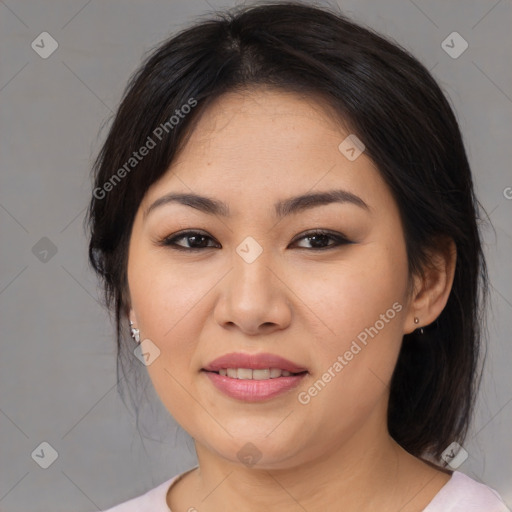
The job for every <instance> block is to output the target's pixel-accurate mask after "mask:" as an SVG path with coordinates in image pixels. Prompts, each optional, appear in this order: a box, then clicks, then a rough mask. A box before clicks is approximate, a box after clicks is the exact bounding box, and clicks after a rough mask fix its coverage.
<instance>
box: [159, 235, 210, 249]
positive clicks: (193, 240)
mask: <svg viewBox="0 0 512 512" xmlns="http://www.w3.org/2000/svg"><path fill="white" fill-rule="evenodd" d="M182 239H185V240H187V243H188V247H187V246H183V245H181V244H178V243H177V242H178V241H179V240H182ZM208 240H212V241H213V238H211V237H210V236H208V235H206V234H203V233H201V232H199V231H182V232H181V233H177V234H173V235H170V236H167V237H165V238H163V239H162V240H159V241H158V245H162V246H165V247H170V248H171V249H175V250H177V251H200V250H201V249H208V248H211V247H215V246H211V245H210V246H208V245H205V241H208Z"/></svg>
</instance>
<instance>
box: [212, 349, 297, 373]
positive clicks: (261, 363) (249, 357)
mask: <svg viewBox="0 0 512 512" xmlns="http://www.w3.org/2000/svg"><path fill="white" fill-rule="evenodd" d="M222 368H251V369H253V370H260V369H266V368H279V369H281V370H287V371H289V372H292V373H300V372H304V371H307V368H304V367H303V366H299V365H298V364H296V363H294V362H292V361H289V360H288V359H285V358H284V357H281V356H278V355H276V354H268V353H263V354H244V353H241V352H232V353H231V354H224V355H223V356H220V357H218V358H217V359H214V360H213V361H211V362H210V363H208V364H207V365H206V366H205V367H203V370H206V371H210V372H218V371H219V370H220V369H222Z"/></svg>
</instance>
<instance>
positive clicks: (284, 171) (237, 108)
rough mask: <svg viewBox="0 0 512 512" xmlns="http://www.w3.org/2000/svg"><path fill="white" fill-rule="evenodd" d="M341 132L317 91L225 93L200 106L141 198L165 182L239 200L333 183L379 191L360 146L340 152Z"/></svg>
mask: <svg viewBox="0 0 512 512" xmlns="http://www.w3.org/2000/svg"><path fill="white" fill-rule="evenodd" d="M348 135H350V132H349V130H348V128H347V126H346V125H345V124H344V123H343V122H342V121H341V120H340V119H339V118H338V116H336V115H335V114H334V113H333V112H332V111H329V109H328V106H327V105H326V103H325V102H322V101H321V100H320V99H319V98H313V97H304V96H299V95H298V94H295V93H290V92H283V91H277V90H272V89H270V90H269V89H252V90H244V91H237V92H230V93H226V94H224V95H222V96H220V97H219V98H217V99H216V100H215V101H214V102H213V103H212V104H211V105H209V106H208V108H207V109H205V111H204V112H203V113H202V115H201V118H200V119H199V120H198V121H197V123H196V125H195V126H194V129H193V131H192V133H191V134H190V137H189V138H188V140H187V143H186V144H185V145H184V147H183V148H182V150H181V151H180V152H179V154H178V155H177V157H176V158H175V160H174V162H173V163H172V164H171V166H170V168H169V170H168V171H167V173H165V174H164V176H163V177H162V178H161V179H160V180H159V181H158V182H156V183H155V184H154V185H153V186H152V187H151V188H150V189H149V191H148V194H147V197H146V201H145V203H146V204H147V203H148V202H149V201H153V200H155V198H157V197H158V195H160V194H162V193H165V192H167V191H169V190H180V191H183V192H195V193H200V194H204V195H209V196H215V197H219V198H221V199H224V200H225V201H227V202H233V201H235V200H236V201H239V202H240V201H241V204H242V203H243V202H244V201H245V200H246V199H248V198H249V197H250V198H251V199H256V200H257V199H258V198H259V200H260V202H262V201H263V200H264V199H266V198H272V199H274V200H275V199H278V198H281V197H287V196H290V195H294V194H303V193H305V192H308V191H313V190H314V189H318V190H326V189H329V188H339V187H340V186H343V188H345V189H347V190H349V191H352V192H356V191H357V193H358V195H365V196H371V195H375V196H378V195H381V196H382V194H383V191H382V188H383V187H386V186H385V184H384V182H383V181H382V179H381V177H380V173H379V172H378V170H377V169H376V167H375V166H374V164H373V162H372V161H371V160H370V159H369V158H368V157H367V156H366V155H365V154H364V153H363V154H361V155H360V156H359V157H358V158H357V159H356V160H354V161H350V160H348V159H347V158H346V157H345V156H344V155H343V154H342V153H341V152H340V149H339V145H340V143H341V142H342V141H343V140H344V139H345V138H346V137H347V136H348ZM235 209H237V208H235Z"/></svg>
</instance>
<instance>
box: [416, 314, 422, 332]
mask: <svg viewBox="0 0 512 512" xmlns="http://www.w3.org/2000/svg"><path fill="white" fill-rule="evenodd" d="M414 323H415V324H419V323H420V319H419V318H418V317H417V316H415V317H414ZM420 334H423V327H420Z"/></svg>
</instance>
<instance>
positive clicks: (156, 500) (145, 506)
mask: <svg viewBox="0 0 512 512" xmlns="http://www.w3.org/2000/svg"><path fill="white" fill-rule="evenodd" d="M179 476H180V475H176V476H173V477H172V478H170V479H169V480H166V481H165V482H163V483H161V484H160V485H157V486H156V487H154V488H153V489H151V490H149V491H147V492H146V493H144V494H142V495H140V496H137V497H136V498H132V499H131V500H128V501H125V502H124V503H120V504H119V505H116V506H114V507H112V508H109V509H107V510H105V511H104V512H142V511H145V510H147V511H151V512H169V507H168V506H167V501H166V495H167V491H168V489H169V487H170V486H171V485H172V484H173V483H174V482H175V481H176V479H177V478H178V477H179Z"/></svg>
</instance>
